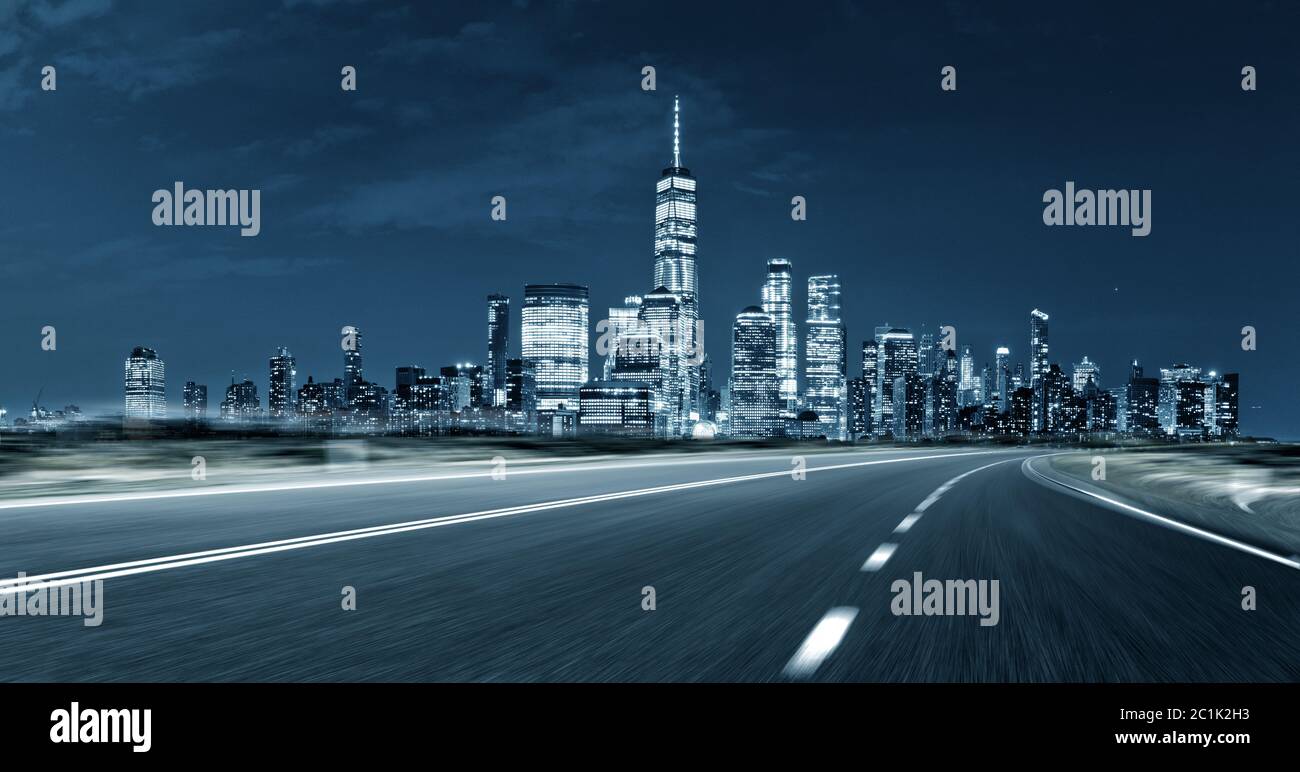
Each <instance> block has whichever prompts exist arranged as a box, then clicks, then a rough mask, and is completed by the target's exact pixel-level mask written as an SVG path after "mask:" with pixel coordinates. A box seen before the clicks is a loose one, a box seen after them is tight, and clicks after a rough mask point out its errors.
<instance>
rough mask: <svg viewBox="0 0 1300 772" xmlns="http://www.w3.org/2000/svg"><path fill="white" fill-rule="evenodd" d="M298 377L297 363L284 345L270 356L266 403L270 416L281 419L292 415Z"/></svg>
mask: <svg viewBox="0 0 1300 772" xmlns="http://www.w3.org/2000/svg"><path fill="white" fill-rule="evenodd" d="M297 378H298V363H297V360H295V359H294V358H293V354H290V353H289V349H287V348H285V347H284V346H281V347H279V348H278V349H276V352H275V356H273V357H271V378H270V382H269V384H268V387H267V394H266V405H267V408H268V409H269V410H270V414H271V418H272V419H276V420H282V419H285V418H291V417H292V416H293V397H294V389H295V387H296V384H297Z"/></svg>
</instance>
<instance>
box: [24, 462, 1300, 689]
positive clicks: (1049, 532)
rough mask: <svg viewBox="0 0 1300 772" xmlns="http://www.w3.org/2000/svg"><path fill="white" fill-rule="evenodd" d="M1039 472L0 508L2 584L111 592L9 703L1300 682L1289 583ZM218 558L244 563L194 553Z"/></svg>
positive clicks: (496, 483) (1296, 598) (29, 622)
mask: <svg viewBox="0 0 1300 772" xmlns="http://www.w3.org/2000/svg"><path fill="white" fill-rule="evenodd" d="M1044 452H1046V451H1041V450H1037V451H1027V450H1016V451H984V452H964V451H957V450H952V449H941V448H935V449H926V450H917V451H890V450H866V451H846V452H836V453H822V454H815V455H813V454H809V455H807V456H806V463H807V474H806V479H794V477H793V476H792V475H791V473H790V471H791V469H792V466H791V458H790V455H789V454H788V453H786V454H771V453H769V454H747V455H740V456H738V455H736V454H717V455H712V454H710V455H706V456H699V457H691V458H687V459H682V458H672V459H667V458H665V459H659V458H652V459H645V458H642V459H629V460H628V461H627V462H619V463H613V462H608V461H604V462H598V463H590V464H566V465H565V466H563V467H557V468H551V469H547V470H546V471H537V472H531V473H526V474H525V473H522V470H520V469H514V468H511V467H509V466H507V469H506V474H505V479H493V478H492V477H491V476H490V475H488V474H487V470H488V468H489V467H488V466H487V465H486V464H485V465H484V468H483V470H482V471H481V472H479V473H476V474H475V476H468V477H461V478H455V479H443V480H427V481H418V482H407V483H385V484H376V485H343V486H337V487H328V488H303V489H298V490H283V491H270V492H257V493H238V494H228V495H210V496H209V495H205V496H187V497H182V498H161V499H150V500H129V501H96V502H86V503H72V504H62V505H59V506H48V507H33V508H22V507H18V508H14V507H9V508H0V574H2V575H3V576H4V577H13V576H15V575H16V574H17V572H19V571H24V572H26V573H27V574H28V575H34V574H42V575H43V574H47V573H57V574H59V576H57V577H55V579H56V580H57V579H59V578H64V579H66V578H69V577H71V578H79V577H81V576H83V575H92V576H94V575H104V574H108V578H106V579H105V580H104V591H105V597H104V617H103V624H102V625H100V626H98V627H86V626H84V625H83V624H82V623H81V620H80V618H77V617H15V616H8V617H0V680H6V681H247V680H253V681H278V680H288V681H358V680H378V681H407V680H418V681H428V680H432V681H537V680H544V681H736V680H744V681H788V680H814V681H816V680H828V681H1238V680H1247V681H1279V680H1280V681H1296V680H1300V658H1297V657H1296V656H1295V642H1296V641H1297V640H1300V571H1298V570H1296V569H1294V568H1291V567H1288V566H1286V565H1281V564H1279V563H1277V562H1273V561H1270V560H1265V559H1261V558H1260V557H1258V556H1255V555H1251V554H1248V553H1246V552H1243V551H1240V550H1236V549H1232V548H1229V547H1226V546H1223V545H1221V544H1216V543H1213V542H1210V541H1207V540H1204V539H1200V538H1196V537H1195V536H1193V535H1188V534H1186V533H1180V532H1178V531H1175V530H1171V529H1169V528H1163V527H1160V526H1158V525H1153V524H1151V523H1149V522H1144V521H1142V520H1140V519H1136V518H1133V517H1130V516H1127V515H1125V514H1122V513H1119V512H1116V511H1114V510H1112V509H1110V508H1106V507H1103V506H1099V505H1098V504H1097V503H1095V502H1091V501H1087V500H1081V499H1080V498H1076V497H1073V496H1069V495H1066V494H1065V493H1063V492H1062V491H1060V490H1054V489H1053V488H1052V487H1050V486H1047V485H1044V484H1042V483H1040V482H1036V481H1034V480H1032V479H1030V477H1029V476H1027V475H1026V473H1025V472H1024V471H1023V470H1022V461H1023V460H1024V459H1026V458H1029V457H1031V456H1035V455H1041V454H1042V453H1044ZM990 464H991V466H989V465H990ZM827 467H830V468H827ZM967 473H970V474H967ZM962 475H965V476H964V477H961V479H959V480H956V481H955V482H951V481H953V480H954V479H955V478H958V477H959V476H962ZM732 478H741V479H732ZM720 480H721V481H722V482H718V481H720ZM950 482H951V484H950V485H948V487H946V488H945V487H944V486H945V484H948V483H950ZM936 492H938V495H935V494H936ZM578 497H594V498H591V499H588V500H581V501H573V499H575V498H578ZM0 504H4V502H0ZM539 504H545V505H548V506H545V507H537V506H532V505H539ZM919 507H924V509H923V512H922V513H921V515H922V516H921V517H919V518H909V520H910V523H909V527H907V528H906V530H901V531H900V530H899V527H900V524H901V523H902V522H903V521H904V519H905V518H908V515H909V514H910V513H914V512H917V511H918V508H919ZM511 508H515V509H511ZM1160 514H1163V515H1170V516H1176V513H1160ZM455 516H464V517H459V518H458V517H455ZM437 518H444V519H437ZM445 518H450V519H445ZM398 523H407V524H408V525H406V526H404V527H402V528H399V529H387V530H385V529H383V528H382V526H388V525H392V524H398ZM363 528H373V529H375V530H371V531H368V532H362V533H349V534H342V535H339V532H342V531H350V530H354V529H363ZM327 534H333V535H332V536H323V537H322V538H314V539H309V538H306V537H317V536H321V535H327ZM289 539H299V541H296V542H290V543H282V544H269V545H268V544H267V543H268V542H277V541H279V540H289ZM252 545H262V546H260V547H254V546H252ZM882 545H894V546H893V548H892V552H891V551H890V548H889V547H883V548H882ZM224 548H242V549H236V550H232V551H228V552H223V553H217V554H202V553H204V552H205V551H208V550H218V549H224ZM196 552H197V553H201V554H199V555H193V553H196ZM886 554H888V558H887V559H886V560H883V562H882V561H881V560H880V558H882V557H883V556H885V555H886ZM185 555H189V557H179V556H185ZM873 556H875V559H874V560H873ZM155 558H157V559H160V560H159V561H157V562H155V563H148V564H143V565H127V566H125V567H123V566H120V565H118V564H122V563H128V564H129V563H132V562H133V561H141V560H147V559H155ZM114 565H118V567H117V568H100V567H104V566H114ZM83 569H84V570H83ZM917 571H919V572H921V573H922V575H923V577H924V578H925V579H939V580H950V579H951V580H965V579H975V580H980V579H984V580H997V581H998V583H999V595H998V597H999V609H998V623H997V624H996V625H989V626H983V625H981V624H980V623H979V619H980V618H979V617H978V616H973V615H960V616H958V615H947V616H895V615H894V614H893V613H892V612H891V602H892V601H893V600H894V599H895V595H894V593H893V592H891V585H892V583H893V582H894V581H895V580H899V579H907V580H911V579H912V578H913V574H914V572H917ZM63 572H70V573H67V574H63ZM123 572H125V575H118V574H119V573H123ZM131 572H138V573H131ZM1247 585H1249V586H1252V587H1254V588H1255V593H1256V597H1257V603H1258V607H1257V609H1256V610H1253V611H1246V610H1243V609H1242V588H1243V587H1244V586H1247ZM344 587H352V588H354V589H355V593H356V610H351V611H349V610H344V609H343V608H342V600H343V594H342V593H343V588H344ZM644 587H653V588H654V596H655V608H654V610H652V611H651V610H645V609H644V608H643V599H644V596H643V588H644Z"/></svg>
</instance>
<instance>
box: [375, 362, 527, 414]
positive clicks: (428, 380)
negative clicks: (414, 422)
mask: <svg viewBox="0 0 1300 772" xmlns="http://www.w3.org/2000/svg"><path fill="white" fill-rule="evenodd" d="M507 361H509V360H507ZM417 369H419V373H418V374H417V375H416V377H415V382H414V383H412V384H411V385H410V386H409V387H407V389H408V392H407V393H408V394H409V395H410V396H409V397H408V398H407V399H408V402H409V404H410V407H411V409H412V410H414V411H415V412H416V413H451V412H452V410H451V405H452V389H451V386H452V384H450V383H448V381H447V379H446V378H443V377H442V376H441V375H426V374H425V372H424V369H423V368H417ZM508 377H509V370H508V369H507V378H508ZM399 388H400V387H399Z"/></svg>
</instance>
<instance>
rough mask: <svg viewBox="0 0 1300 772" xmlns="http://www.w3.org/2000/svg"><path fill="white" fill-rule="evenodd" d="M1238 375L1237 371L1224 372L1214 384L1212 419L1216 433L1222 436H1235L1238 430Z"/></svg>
mask: <svg viewBox="0 0 1300 772" xmlns="http://www.w3.org/2000/svg"><path fill="white" fill-rule="evenodd" d="M1239 386H1240V376H1238V374H1237V373H1224V374H1223V376H1222V377H1221V378H1220V379H1219V382H1218V383H1217V384H1216V385H1215V390H1214V400H1215V406H1214V419H1215V423H1216V425H1217V426H1218V430H1219V431H1218V433H1219V434H1220V435H1221V436H1224V437H1236V436H1237V434H1238V432H1239V426H1240V424H1239V420H1238V417H1239V415H1240V411H1239V405H1238V401H1239V397H1238V391H1239Z"/></svg>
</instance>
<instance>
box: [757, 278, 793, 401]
mask: <svg viewBox="0 0 1300 772" xmlns="http://www.w3.org/2000/svg"><path fill="white" fill-rule="evenodd" d="M793 285H794V274H793V270H792V268H791V266H790V261H789V260H786V259H785V258H782V257H774V258H772V259H771V260H768V261H767V280H766V281H765V282H763V290H762V296H763V312H764V313H766V314H770V315H771V317H772V320H773V322H774V323H775V324H776V376H777V380H778V381H780V389H781V396H780V399H781V403H782V411H783V412H784V413H787V414H788V415H790V416H793V415H794V410H795V405H796V404H797V403H798V401H799V336H798V333H797V331H796V329H795V323H794V303H793Z"/></svg>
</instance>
